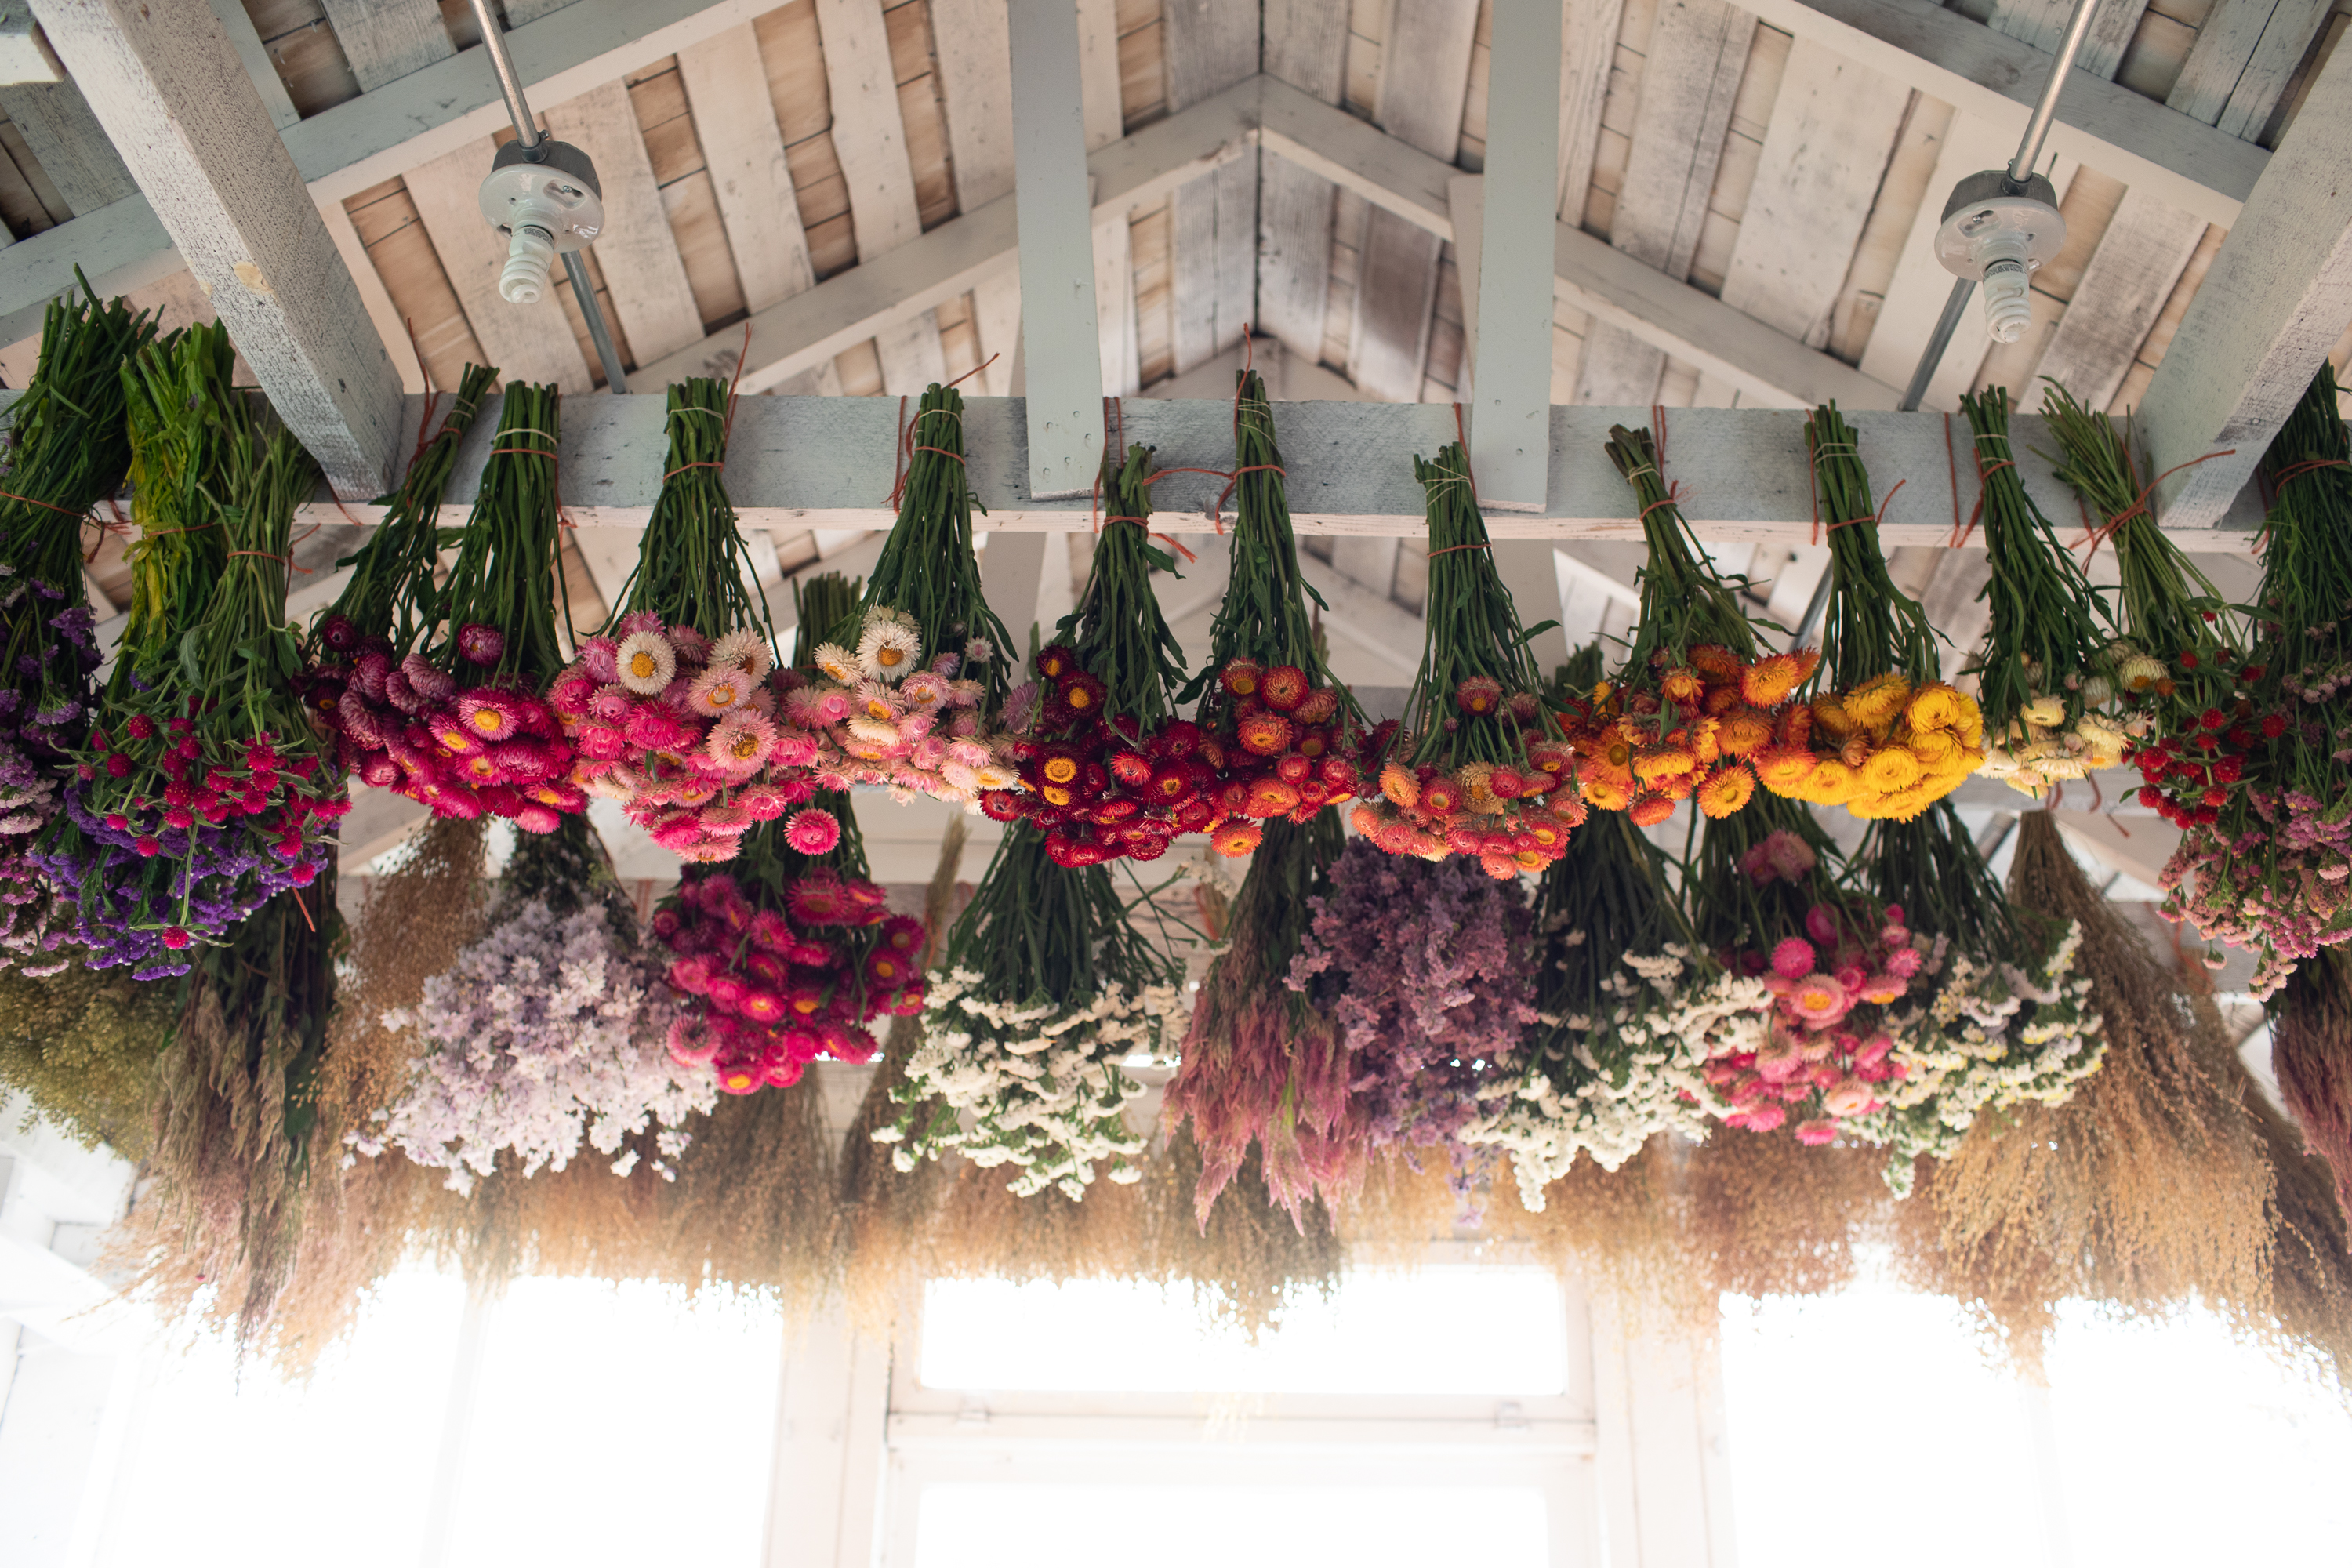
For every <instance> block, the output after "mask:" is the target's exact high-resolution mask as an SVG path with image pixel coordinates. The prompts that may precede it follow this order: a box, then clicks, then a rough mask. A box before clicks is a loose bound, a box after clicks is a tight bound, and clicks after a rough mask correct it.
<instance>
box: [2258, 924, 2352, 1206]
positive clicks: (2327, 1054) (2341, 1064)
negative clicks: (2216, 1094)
mask: <svg viewBox="0 0 2352 1568" xmlns="http://www.w3.org/2000/svg"><path fill="white" fill-rule="evenodd" d="M2270 1014H2271V1070H2272V1071H2273V1073H2275V1074H2276V1075H2277V1077H2278V1084H2279V1093H2280V1095H2281V1096H2282V1097H2283V1098H2284V1100H2286V1108H2287V1109H2288V1110H2291V1111H2293V1112H2294V1120H2295V1122H2296V1124H2297V1125H2298V1126H2300V1127H2301V1128H2302V1129H2303V1139H2304V1145H2305V1147H2306V1148H2308V1149H2309V1150H2310V1151H2311V1152H2313V1153H2315V1154H2317V1155H2318V1156H2319V1157H2320V1158H2321V1159H2323V1160H2325V1161H2326V1162H2327V1166H2328V1169H2329V1170H2331V1171H2333V1172H2334V1173H2336V1202H2337V1203H2338V1204H2339V1205H2342V1207H2343V1210H2344V1212H2345V1213H2347V1214H2352V959H2347V958H2346V957H2345V955H2344V953H2343V952H2341V951H2339V950H2337V949H2334V948H2323V949H2321V950H2320V951H2319V952H2317V953H2315V954H2314V955H2313V956H2312V957H2310V958H2308V959H2305V961H2304V962H2303V963H2300V964H2298V965H2296V966H2295V968H2294V972H2293V973H2290V974H2289V975H2288V976H2287V980H2286V984H2285V986H2284V988H2283V989H2282V990H2281V991H2280V993H2279V994H2278V996H2277V997H2276V998H2275V999H2274V1000H2273V1002H2272V1003H2271V1004H2270Z"/></svg>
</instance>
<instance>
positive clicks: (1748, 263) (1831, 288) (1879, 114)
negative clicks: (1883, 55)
mask: <svg viewBox="0 0 2352 1568" xmlns="http://www.w3.org/2000/svg"><path fill="white" fill-rule="evenodd" d="M1910 100H1911V89H1908V88H1906V87H1905V86H1903V85H1902V84H1901V83H1900V82H1893V81H1889V80H1887V79H1885V77H1883V76H1880V75H1878V74H1877V73H1876V72H1874V71H1867V70H1864V69H1863V68H1861V67H1860V66H1857V65H1855V64H1854V63H1853V61H1852V60H1848V59H1842V58H1839V57H1838V56H1836V55H1833V54H1832V53H1831V52H1830V51H1829V50H1827V49H1825V48H1823V47H1821V46H1820V45H1819V44H1815V43H1811V42H1808V41H1806V40H1804V39H1799V40H1798V41H1797V42H1796V44H1795V45H1794V46H1793V47H1791V48H1790V51H1789V61H1788V66H1787V68H1785V70H1784V71H1783V72H1782V74H1781V78H1780V97H1779V99H1777V100H1775V102H1774V104H1773V109H1772V118H1771V121H1770V122H1769V125H1768V126H1767V128H1766V130H1765V132H1764V153H1763V158H1762V162H1761V163H1760V165H1759V171H1758V174H1757V176H1756V183H1755V184H1753V185H1751V186H1749V187H1748V206H1747V211H1746V213H1745V215H1744V216H1742V217H1741V218H1740V222H1739V239H1738V243H1737V244H1736V245H1734V246H1733V247H1732V251H1731V265H1730V267H1729V268H1728V269H1727V271H1726V273H1725V275H1724V280H1723V302H1724V303H1725V304H1727V305H1731V306H1734V307H1736V308H1738V309H1739V310H1744V311H1746V312H1747V313H1748V315H1751V316H1753V317H1755V318H1756V319H1757V320H1758V321H1762V322H1764V323H1766V324H1767V325H1769V326H1771V327H1775V328H1777V329H1779V330H1780V331H1783V332H1786V333H1788V334H1789V335H1790V337H1793V338H1796V339H1798V340H1800V341H1801V342H1804V343H1805V344H1806V345H1807V346H1809V347H1811V348H1820V347H1822V345H1823V344H1825V343H1827V342H1829V341H1830V319H1831V314H1832V310H1834V309H1835V308H1836V305H1837V299H1838V289H1839V287H1840V286H1841V285H1842V284H1843V282H1844V281H1845V279H1844V270H1845V269H1844V266H1843V258H1846V257H1849V256H1851V255H1852V254H1853V248H1854V246H1855V245H1856V244H1857V243H1858V242H1859V241H1860V240H1861V238H1862V230H1863V226H1864V224H1866V223H1868V222H1869V221H1870V209H1871V205H1872V203H1873V202H1874V200H1875V199H1876V198H1877V195H1878V188H1879V182H1880V180H1881V178H1882V177H1883V176H1884V175H1885V173H1886V163H1887V160H1888V159H1889V158H1890V157H1892V156H1893V155H1894V153H1895V138H1896V137H1897V136H1898V135H1900V134H1901V133H1902V130H1903V115H1904V111H1905V110H1906V109H1907V108H1908V107H1909V105H1910Z"/></svg>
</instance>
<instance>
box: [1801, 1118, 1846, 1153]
mask: <svg viewBox="0 0 2352 1568" xmlns="http://www.w3.org/2000/svg"><path fill="white" fill-rule="evenodd" d="M1836 1139H1837V1123H1836V1122H1834V1121H1801V1122H1799V1123H1798V1124H1797V1142H1800V1143H1810V1144H1811V1145H1813V1146H1814V1147H1816V1148H1818V1147H1820V1146H1821V1145H1822V1144H1824V1143H1830V1142H1835V1141H1836Z"/></svg>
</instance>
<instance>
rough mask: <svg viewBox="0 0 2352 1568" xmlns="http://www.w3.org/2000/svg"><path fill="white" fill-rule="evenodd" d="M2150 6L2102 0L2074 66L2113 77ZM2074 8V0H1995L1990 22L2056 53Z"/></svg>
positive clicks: (2139, 0)
mask: <svg viewBox="0 0 2352 1568" xmlns="http://www.w3.org/2000/svg"><path fill="white" fill-rule="evenodd" d="M2146 10H2147V0H2100V5H2099V8H2098V10H2097V11H2095V13H2093V15H2092V16H2091V30H2090V32H2089V33H2088V34H2086V35H2084V38H2083V47H2082V48H2081V49H2080V50H2078V51H2077V52H2076V53H2075V56H2074V68H2075V69H2077V70H2082V71H2088V72H2089V73H2090V74H2091V75H2093V76H2095V77H2100V78H2109V77H2113V76H2114V75H2115V74H2116V66H2117V65H2118V64H2120V63H2121V62H2122V60H2123V58H2124V50H2125V49H2126V48H2127V47H2130V44H2131V41H2132V35H2133V33H2134V32H2135V31H2136V30H2137V28H2138V26H2139V19H2140V16H2141V14H2142V13H2143V12H2145V11H2146ZM2073 14H2074V0H1994V5H1993V7H1992V15H1991V16H1990V17H1988V18H1987V22H1988V23H1989V25H1990V26H1992V27H1993V29H1994V30H1995V31H1998V32H2001V33H2005V34H2007V35H2008V36H2009V37H2012V38H2015V39H2017V40H2018V41H2019V42H2020V43H2025V44H2031V45H2032V46H2033V47H2035V48H2037V49H2040V50H2041V51H2042V53H2043V54H2045V55H2054V54H2056V53H2057V52H2058V46H2059V45H2060V44H2062V43H2063V42H2064V41H2065V38H2066V22H2067V18H2068V17H2069V16H2072V15H2073Z"/></svg>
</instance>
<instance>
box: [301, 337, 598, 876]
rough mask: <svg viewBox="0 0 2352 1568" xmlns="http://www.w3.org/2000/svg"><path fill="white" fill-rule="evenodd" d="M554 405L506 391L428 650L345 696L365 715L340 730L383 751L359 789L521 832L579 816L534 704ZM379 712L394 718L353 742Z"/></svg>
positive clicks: (545, 398) (552, 520) (544, 711)
mask: <svg viewBox="0 0 2352 1568" xmlns="http://www.w3.org/2000/svg"><path fill="white" fill-rule="evenodd" d="M558 407H559V404H558V395H557V392H556V389H555V388H554V387H553V386H551V385H550V386H532V385H529V384H524V383H521V382H509V383H508V384H507V387H506V393H505V396H504V398H503V400H502V402H501V405H500V407H499V429H498V437H497V444H496V445H495V446H493V447H491V448H490V455H489V457H488V459H487V460H486V461H485V462H484V464H483V466H482V482H481V489H480V493H479V495H478V499H477V500H475V502H474V510H473V515H472V516H470V517H469V518H467V521H466V527H465V530H464V531H463V532H462V533H461V534H460V536H459V538H458V542H457V563H456V564H455V565H454V566H452V567H451V568H450V571H449V580H448V583H447V585H446V587H445V588H444V589H443V590H442V592H441V594H440V595H439V596H438V598H437V599H436V605H435V607H436V610H437V611H438V612H439V616H438V618H439V620H440V622H441V631H440V634H439V637H438V640H437V641H435V642H433V643H431V644H430V645H429V646H427V647H423V648H420V649H417V650H415V651H413V652H411V653H410V654H409V655H408V656H407V657H406V658H403V659H402V660H401V662H400V664H399V666H398V667H397V668H384V667H383V666H379V665H378V664H376V663H374V662H372V661H370V660H368V659H366V658H362V660H361V661H360V663H359V665H358V666H357V668H356V669H355V671H354V675H353V680H352V686H353V688H355V689H359V690H360V691H361V692H362V694H363V695H364V696H365V697H366V698H367V699H368V704H367V706H365V707H362V706H360V705H357V704H351V705H347V706H346V707H345V708H344V709H343V710H341V720H342V723H343V725H344V728H345V730H346V731H348V732H351V733H352V734H353V735H354V736H355V738H356V739H357V740H358V741H359V742H361V743H362V744H363V745H372V746H376V747H380V748H381V751H382V754H381V755H377V756H373V757H371V759H370V760H369V761H368V762H367V763H365V764H364V765H363V766H362V769H361V773H360V776H361V778H362V779H363V780H364V781H365V782H367V783H368V784H373V785H375V786H376V787H377V788H379V789H389V790H392V791H394V793H395V794H399V795H406V796H408V797H409V798H410V799H411V800H415V801H417V802H419V803H421V804H422V805H425V806H427V807H430V808H431V809H432V811H433V812H434V813H435V815H436V816H452V817H459V818H467V819H470V818H473V817H478V816H482V815H483V814H484V813H485V812H488V813H491V814H493V815H496V816H504V817H509V818H511V819H512V820H513V822H514V825H515V826H518V827H520V828H522V829H523V830H524V831H525V832H529V833H552V832H554V831H555V829H556V826H557V825H558V824H559V823H561V822H562V819H563V817H565V816H570V815H573V814H576V813H579V812H583V811H585V810H586V809H587V808H588V795H587V792H586V791H584V790H583V789H582V788H581V787H580V786H579V784H576V783H574V782H572V779H571V777H570V774H571V773H572V760H573V755H574V753H573V749H572V742H571V741H570V739H569V738H567V737H566V736H565V734H564V733H563V729H562V724H561V723H560V722H559V721H557V719H556V716H555V713H554V711H553V710H551V709H550V708H549V707H548V705H547V704H546V702H544V701H543V700H541V696H540V693H541V691H543V690H544V689H546V687H547V685H548V683H549V682H550V681H551V679H553V678H554V676H555V675H556V673H557V671H558V670H559V669H560V668H562V664H563V653H562V647H561V646H560V645H559V644H558V643H557V641H556V637H555V603H556V590H557V584H558V572H559V566H558V563H557V556H556V551H557V540H556V534H557V529H558V521H559V520H558V516H557V510H556V482H555V462H556V448H557V446H558V442H559V431H558V428H557V425H556V417H557V413H558ZM385 662H386V664H388V661H385ZM379 688H380V689H379ZM379 704H381V705H382V706H379ZM384 708H389V709H390V710H395V711H392V712H388V713H385V715H384V717H383V719H381V720H377V721H375V723H376V731H377V732H376V733H374V734H373V735H371V734H368V733H366V732H364V731H363V730H362V725H363V724H365V723H366V722H368V721H370V719H372V718H373V715H375V714H377V713H379V712H383V710H384ZM363 715H364V716H366V717H363ZM395 721H397V722H396V724H395Z"/></svg>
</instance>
